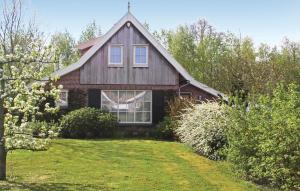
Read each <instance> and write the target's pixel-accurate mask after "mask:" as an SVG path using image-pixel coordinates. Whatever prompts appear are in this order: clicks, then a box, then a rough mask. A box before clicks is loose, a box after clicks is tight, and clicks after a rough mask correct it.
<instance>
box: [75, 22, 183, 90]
mask: <svg viewBox="0 0 300 191" xmlns="http://www.w3.org/2000/svg"><path fill="white" fill-rule="evenodd" d="M110 45H122V47H123V65H122V66H121V67H112V66H109V64H108V62H109V61H108V57H109V55H108V54H109V53H108V52H109V51H108V49H109V46H110ZM134 45H147V47H148V67H135V66H134V65H133V62H134V61H133V57H134V54H133V51H134ZM178 78H179V75H178V72H177V71H176V70H175V68H174V67H173V66H172V65H171V64H170V63H169V62H168V61H167V60H166V59H165V58H164V57H163V56H162V55H161V54H160V53H159V52H158V50H157V49H156V48H155V47H154V46H153V45H152V44H151V43H150V42H149V41H148V40H147V39H146V38H145V37H144V35H143V34H142V33H141V32H139V31H138V30H137V28H136V27H135V26H134V25H132V24H131V25H130V26H129V27H128V26H127V25H126V24H125V25H123V26H122V27H121V28H120V29H119V30H118V31H117V32H116V33H115V34H114V35H113V36H112V37H111V38H110V39H109V40H108V41H107V42H106V43H105V44H104V45H103V46H102V47H101V48H100V49H99V50H97V51H96V53H95V54H94V55H93V56H92V57H91V58H90V59H89V60H88V61H87V62H86V63H85V64H84V65H83V66H82V67H81V68H80V83H81V84H137V85H177V84H178Z"/></svg>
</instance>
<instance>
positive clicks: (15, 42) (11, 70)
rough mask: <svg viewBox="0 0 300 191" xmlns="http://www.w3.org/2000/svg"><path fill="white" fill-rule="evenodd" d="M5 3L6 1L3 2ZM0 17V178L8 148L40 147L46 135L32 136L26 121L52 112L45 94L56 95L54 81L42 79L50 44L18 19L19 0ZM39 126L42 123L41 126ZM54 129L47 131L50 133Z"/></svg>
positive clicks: (49, 66) (50, 64)
mask: <svg viewBox="0 0 300 191" xmlns="http://www.w3.org/2000/svg"><path fill="white" fill-rule="evenodd" d="M4 4H5V2H4ZM2 18H3V19H2V20H0V180H4V179H5V178H6V156H7V153H8V151H9V150H15V149H30V150H43V149H45V148H46V145H47V142H48V139H49V137H48V138H41V137H39V138H37V137H34V136H33V133H32V131H31V130H30V128H29V122H30V121H35V120H36V116H37V115H40V114H41V108H45V109H44V110H43V112H55V111H56V110H57V108H55V107H50V105H49V103H47V101H46V98H48V97H53V98H54V99H57V98H58V94H59V89H58V88H56V87H55V86H54V83H53V82H54V81H52V80H50V81H47V82H46V81H43V80H41V79H42V78H43V77H44V76H46V75H47V74H48V73H49V71H51V70H52V69H53V68H54V67H53V65H54V60H53V59H52V58H53V56H52V55H53V48H52V47H50V46H47V45H46V44H45V42H44V41H43V40H42V39H43V38H42V34H41V33H39V32H38V30H37V28H36V27H35V26H34V25H32V24H28V25H26V26H25V25H23V24H22V22H21V2H20V1H17V0H12V1H11V3H10V4H9V5H7V4H5V5H4V8H3V17H2ZM41 128H42V127H41ZM53 133H54V132H48V134H49V135H50V136H51V135H53Z"/></svg>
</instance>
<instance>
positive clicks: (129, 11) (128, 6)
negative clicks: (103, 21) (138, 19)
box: [128, 1, 130, 12]
mask: <svg viewBox="0 0 300 191" xmlns="http://www.w3.org/2000/svg"><path fill="white" fill-rule="evenodd" d="M128 12H130V1H128Z"/></svg>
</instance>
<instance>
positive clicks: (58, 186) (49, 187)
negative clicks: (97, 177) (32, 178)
mask: <svg viewBox="0 0 300 191" xmlns="http://www.w3.org/2000/svg"><path fill="white" fill-rule="evenodd" d="M0 190H1V191H2V190H3V191H8V190H30V191H54V190H59V191H67V190H105V191H106V190H111V189H108V188H105V187H101V186H96V185H92V184H72V183H19V182H13V181H4V182H0Z"/></svg>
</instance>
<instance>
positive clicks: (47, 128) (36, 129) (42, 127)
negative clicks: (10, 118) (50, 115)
mask: <svg viewBox="0 0 300 191" xmlns="http://www.w3.org/2000/svg"><path fill="white" fill-rule="evenodd" d="M28 129H30V130H31V131H32V134H33V137H37V138H54V137H57V136H58V133H59V127H58V126H57V124H55V123H53V122H50V123H47V122H45V121H35V122H29V123H28Z"/></svg>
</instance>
